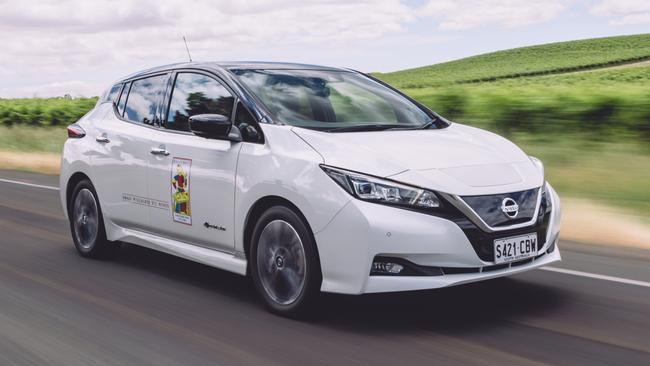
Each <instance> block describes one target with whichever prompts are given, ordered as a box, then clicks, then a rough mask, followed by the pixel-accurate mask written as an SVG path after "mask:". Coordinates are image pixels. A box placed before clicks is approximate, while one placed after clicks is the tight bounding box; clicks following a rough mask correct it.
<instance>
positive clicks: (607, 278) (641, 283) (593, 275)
mask: <svg viewBox="0 0 650 366" xmlns="http://www.w3.org/2000/svg"><path fill="white" fill-rule="evenodd" d="M0 182H3V183H11V184H18V185H21V186H28V187H35V188H42V189H50V190H52V191H58V190H59V187H53V186H45V185H42V184H34V183H27V182H20V181H17V180H10V179H2V178H0ZM540 269H543V270H545V271H550V272H558V273H564V274H569V275H573V276H580V277H588V278H595V279H599V280H604V281H611V282H618V283H625V284H628V285H636V286H642V287H650V282H644V281H637V280H630V279H627V278H621V277H613V276H606V275H601V274H596V273H589V272H581V271H574V270H572V269H564V268H557V267H542V268H540Z"/></svg>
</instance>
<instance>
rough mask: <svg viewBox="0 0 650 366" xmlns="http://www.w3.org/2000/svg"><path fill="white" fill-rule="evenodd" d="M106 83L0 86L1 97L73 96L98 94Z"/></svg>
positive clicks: (72, 81)
mask: <svg viewBox="0 0 650 366" xmlns="http://www.w3.org/2000/svg"><path fill="white" fill-rule="evenodd" d="M106 86H107V85H104V84H97V83H89V82H87V81H82V80H71V81H63V82H54V83H47V84H39V85H24V86H20V87H12V88H4V87H3V88H0V96H1V97H2V98H31V97H35V98H49V97H62V96H64V95H66V94H69V95H71V96H73V97H82V96H91V95H98V94H99V93H100V91H101V90H103V88H105V87H106Z"/></svg>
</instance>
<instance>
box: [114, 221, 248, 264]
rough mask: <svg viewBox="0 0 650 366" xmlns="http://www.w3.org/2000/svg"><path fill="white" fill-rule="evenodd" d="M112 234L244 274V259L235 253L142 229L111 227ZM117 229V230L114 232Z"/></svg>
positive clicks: (136, 243)
mask: <svg viewBox="0 0 650 366" xmlns="http://www.w3.org/2000/svg"><path fill="white" fill-rule="evenodd" d="M112 229H113V230H112V231H113V233H112V234H117V232H119V235H111V236H112V237H115V239H113V238H111V240H119V241H123V242H126V243H130V244H135V245H139V246H142V247H145V248H149V249H153V250H157V251H160V252H164V253H167V254H171V255H173V256H176V257H180V258H184V259H187V260H191V261H193V262H197V263H201V264H205V265H208V266H210V267H215V268H219V269H223V270H225V271H229V272H234V273H237V274H240V275H242V276H245V275H246V259H245V258H243V257H240V256H237V255H236V254H232V253H225V252H220V251H218V250H213V249H208V248H204V247H200V246H196V245H192V244H187V243H183V242H179V241H176V240H171V239H166V238H161V237H158V236H156V235H152V234H149V233H145V232H142V231H137V230H132V229H124V228H116V226H115V225H113V227H112ZM116 231H117V232H116Z"/></svg>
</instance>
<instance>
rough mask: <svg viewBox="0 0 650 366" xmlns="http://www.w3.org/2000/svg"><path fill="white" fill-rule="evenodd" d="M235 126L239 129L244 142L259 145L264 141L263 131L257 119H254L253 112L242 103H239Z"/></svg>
mask: <svg viewBox="0 0 650 366" xmlns="http://www.w3.org/2000/svg"><path fill="white" fill-rule="evenodd" d="M235 126H237V127H239V130H240V131H241V134H242V138H243V140H244V141H246V142H258V143H261V142H262V141H263V138H262V131H261V129H260V127H259V125H258V124H257V121H255V117H253V115H252V114H251V112H249V111H248V109H246V107H244V105H243V104H242V103H241V102H239V103H237V112H236V114H235Z"/></svg>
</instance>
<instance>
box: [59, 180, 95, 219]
mask: <svg viewBox="0 0 650 366" xmlns="http://www.w3.org/2000/svg"><path fill="white" fill-rule="evenodd" d="M82 180H88V181H89V182H90V184H92V181H90V177H88V176H87V175H86V174H85V173H83V172H76V173H74V174H72V175H71V176H70V178H69V179H68V183H67V184H66V187H65V208H66V214H67V216H68V217H69V216H70V198H71V197H70V196H71V195H72V191H73V190H74V187H76V186H77V184H79V182H81V181H82Z"/></svg>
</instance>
